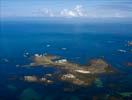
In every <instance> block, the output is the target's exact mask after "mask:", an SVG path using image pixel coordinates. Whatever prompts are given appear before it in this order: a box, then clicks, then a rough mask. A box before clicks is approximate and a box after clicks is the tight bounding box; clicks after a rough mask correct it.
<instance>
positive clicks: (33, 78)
mask: <svg viewBox="0 0 132 100" xmlns="http://www.w3.org/2000/svg"><path fill="white" fill-rule="evenodd" d="M24 80H25V81H28V82H37V81H38V79H37V77H36V76H24Z"/></svg>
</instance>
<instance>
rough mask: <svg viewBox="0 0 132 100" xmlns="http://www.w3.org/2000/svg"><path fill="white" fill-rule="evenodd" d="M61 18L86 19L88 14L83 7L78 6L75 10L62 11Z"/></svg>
mask: <svg viewBox="0 0 132 100" xmlns="http://www.w3.org/2000/svg"><path fill="white" fill-rule="evenodd" d="M60 16H62V17H85V16H87V15H86V12H85V10H84V9H83V6H82V5H76V6H75V8H73V9H63V10H62V11H60Z"/></svg>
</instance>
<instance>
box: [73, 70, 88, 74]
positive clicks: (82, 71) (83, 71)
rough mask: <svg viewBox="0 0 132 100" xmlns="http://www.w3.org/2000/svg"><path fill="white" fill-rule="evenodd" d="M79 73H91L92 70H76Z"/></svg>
mask: <svg viewBox="0 0 132 100" xmlns="http://www.w3.org/2000/svg"><path fill="white" fill-rule="evenodd" d="M75 71H76V72H78V73H82V74H89V73H90V71H85V70H75Z"/></svg>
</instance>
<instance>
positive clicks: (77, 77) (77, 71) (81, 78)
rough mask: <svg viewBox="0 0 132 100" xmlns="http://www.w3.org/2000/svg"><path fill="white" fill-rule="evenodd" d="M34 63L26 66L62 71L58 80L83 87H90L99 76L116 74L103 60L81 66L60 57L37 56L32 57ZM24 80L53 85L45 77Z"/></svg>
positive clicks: (25, 77)
mask: <svg viewBox="0 0 132 100" xmlns="http://www.w3.org/2000/svg"><path fill="white" fill-rule="evenodd" d="M32 61H33V62H32V63H30V64H29V65H25V66H30V67H34V68H35V67H37V66H42V67H44V68H45V67H54V68H56V69H58V70H60V74H59V75H57V76H56V78H57V79H58V80H60V81H64V82H68V83H71V84H74V85H81V86H88V85H90V84H91V83H92V82H93V81H94V80H95V79H96V78H97V75H98V74H105V73H112V72H114V70H113V68H112V67H111V66H110V65H109V64H108V63H107V62H106V61H104V60H103V59H93V60H91V61H90V62H89V63H88V64H86V65H80V64H77V63H72V62H70V61H68V60H67V59H65V58H62V57H60V56H54V55H47V54H46V55H39V54H35V55H34V56H33V57H32ZM24 80H25V81H29V82H47V83H52V80H48V81H47V79H46V78H45V77H41V78H37V77H36V76H24ZM49 81H50V82H49Z"/></svg>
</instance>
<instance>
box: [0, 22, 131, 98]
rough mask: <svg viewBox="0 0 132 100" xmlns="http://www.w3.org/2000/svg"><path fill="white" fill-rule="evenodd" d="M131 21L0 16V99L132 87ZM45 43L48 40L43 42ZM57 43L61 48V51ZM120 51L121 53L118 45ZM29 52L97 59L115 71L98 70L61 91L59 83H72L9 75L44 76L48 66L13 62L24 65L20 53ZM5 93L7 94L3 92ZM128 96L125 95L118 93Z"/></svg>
mask: <svg viewBox="0 0 132 100" xmlns="http://www.w3.org/2000/svg"><path fill="white" fill-rule="evenodd" d="M131 27H132V25H131V24H129V23H122V24H119V23H107V24H102V23H94V24H92V23H85V24H83V23H76V24H75V23H62V22H55V23H51V22H50V23H48V22H47V21H43V22H36V21H2V22H1V31H0V79H1V81H0V85H1V87H0V98H1V99H2V100H10V98H12V99H13V100H18V99H19V100H58V99H60V100H61V99H62V100H90V99H93V98H97V97H98V98H101V99H102V98H103V99H107V98H108V96H109V95H111V96H116V98H119V97H121V96H120V95H119V93H124V92H129V93H131V92H132V86H131V84H132V74H131V73H132V68H131V67H128V66H127V65H126V64H127V63H128V62H132V51H131V50H132V47H130V46H127V42H128V41H131V40H132V30H131ZM48 45H50V46H49V47H48ZM62 48H66V50H63V49H62ZM120 49H121V50H125V51H126V52H125V53H122V52H119V51H118V50H120ZM27 52H28V53H29V56H32V55H34V54H35V53H39V54H42V53H48V54H54V55H59V56H62V57H65V58H66V59H68V60H70V61H72V62H76V63H80V64H86V63H87V62H88V61H89V60H90V59H93V58H103V59H105V60H106V61H107V62H108V63H109V64H111V65H112V66H113V67H114V68H115V69H116V70H118V74H116V75H101V76H100V79H99V80H97V81H96V82H95V83H93V85H91V86H89V87H85V88H83V87H81V88H80V87H79V88H78V87H75V88H77V89H76V90H75V91H72V92H66V91H64V88H68V89H72V88H74V86H72V85H69V84H66V83H62V82H57V83H55V84H52V85H43V84H38V83H37V84H35V83H27V82H23V81H21V80H12V79H10V77H13V76H14V77H16V76H17V77H21V76H24V75H38V76H41V75H44V74H46V73H53V72H55V71H56V70H55V69H53V68H47V69H44V68H39V67H38V68H33V69H28V68H23V67H16V65H25V64H29V63H30V62H31V61H30V60H29V59H28V58H27V57H24V54H25V53H27ZM7 95H8V96H7ZM123 98H124V99H126V100H127V99H130V98H131V96H126V97H123Z"/></svg>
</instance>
